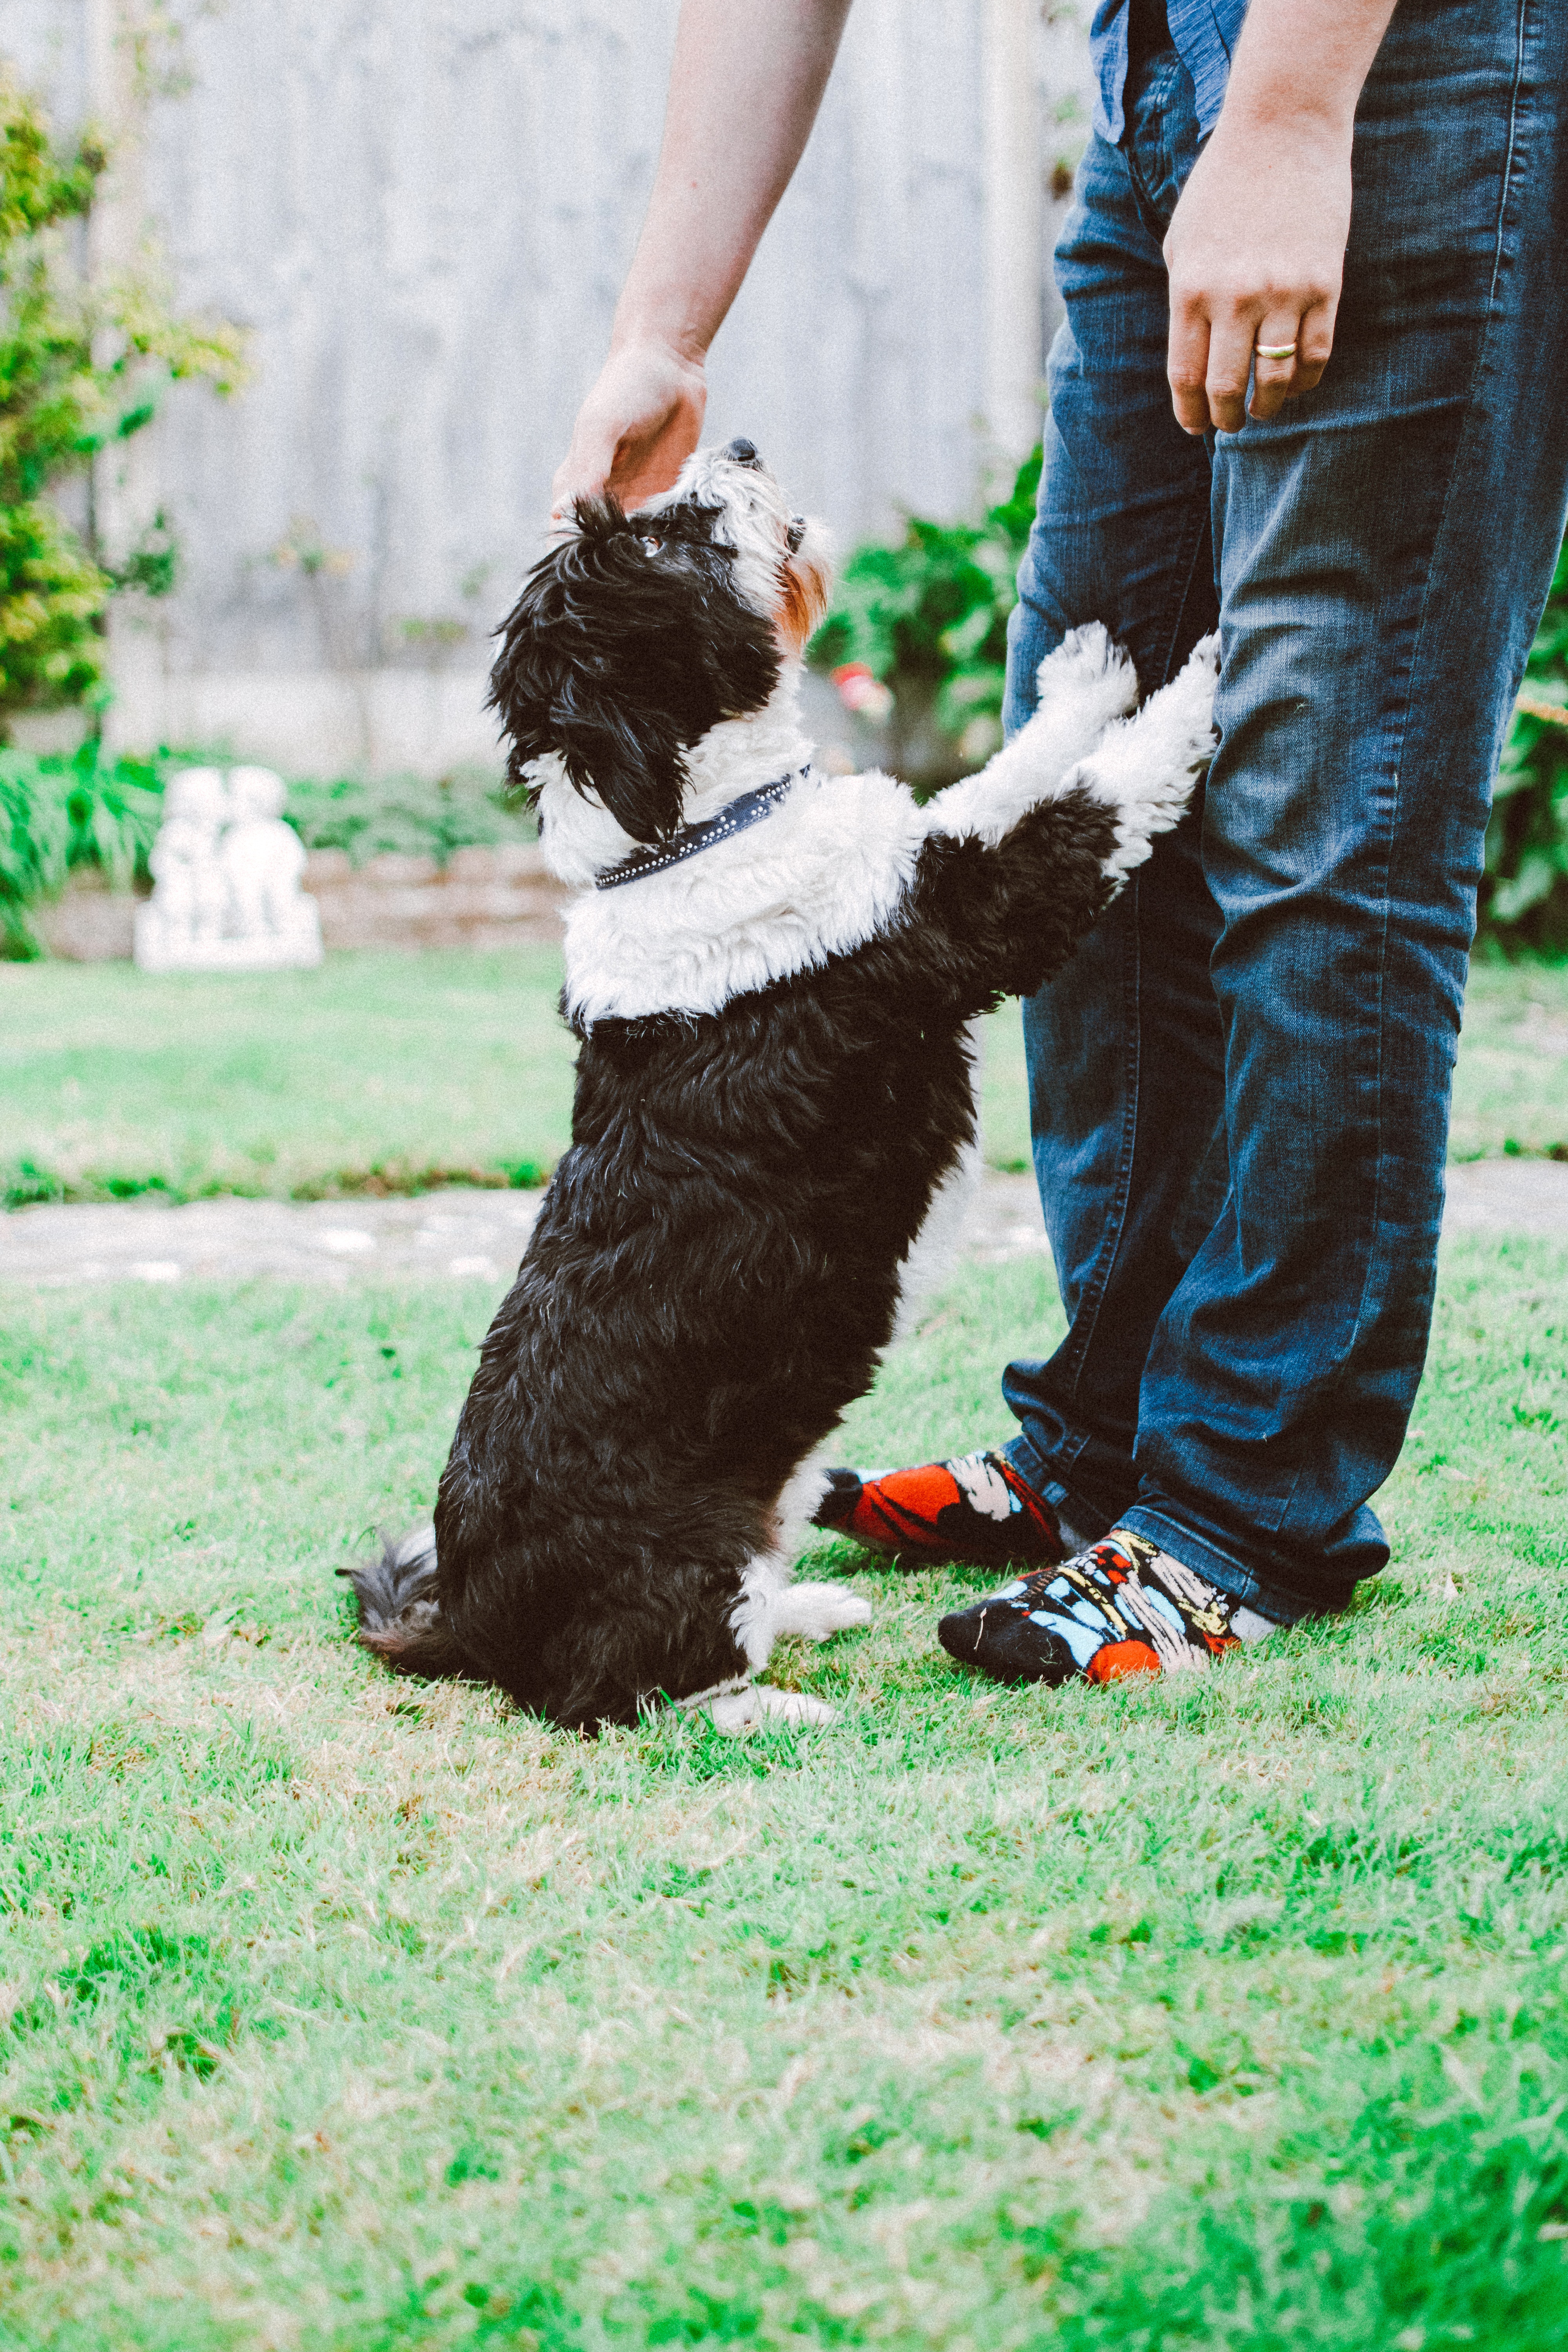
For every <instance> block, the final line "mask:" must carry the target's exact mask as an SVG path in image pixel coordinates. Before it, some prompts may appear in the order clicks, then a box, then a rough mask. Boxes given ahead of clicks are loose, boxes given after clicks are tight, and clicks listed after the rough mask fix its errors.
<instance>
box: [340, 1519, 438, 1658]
mask: <svg viewBox="0 0 1568 2352" xmlns="http://www.w3.org/2000/svg"><path fill="white" fill-rule="evenodd" d="M338 1574H339V1575H340V1576H346V1577H347V1578H348V1580H349V1582H350V1584H351V1585H352V1586H353V1595H354V1599H355V1601H357V1602H358V1604H359V1638H360V1640H361V1641H362V1642H363V1644H364V1646H365V1648H366V1649H367V1650H374V1653H375V1654H376V1656H377V1657H378V1658H381V1659H384V1661H385V1663H386V1664H387V1665H389V1666H392V1667H394V1668H395V1670H396V1671H397V1672H398V1673H399V1674H405V1675H430V1676H432V1677H435V1676H437V1675H461V1674H463V1673H464V1672H465V1671H466V1668H465V1662H464V1659H463V1654H462V1653H461V1651H460V1650H459V1649H458V1644H457V1643H456V1642H455V1641H454V1640H453V1638H452V1635H451V1633H450V1631H449V1630H448V1628H447V1622H446V1621H445V1619H444V1618H443V1617H442V1615H441V1603H440V1598H439V1595H438V1594H437V1590H436V1530H435V1528H432V1527H424V1528H414V1530H413V1531H412V1533H411V1534H408V1535H405V1536H401V1537H398V1538H396V1539H394V1538H392V1537H390V1536H388V1535H387V1534H386V1533H385V1532H384V1531H383V1534H382V1538H381V1557H380V1559H368V1560H363V1561H362V1562H361V1563H360V1565H359V1566H358V1567H356V1568H340V1569H339V1570H338Z"/></svg>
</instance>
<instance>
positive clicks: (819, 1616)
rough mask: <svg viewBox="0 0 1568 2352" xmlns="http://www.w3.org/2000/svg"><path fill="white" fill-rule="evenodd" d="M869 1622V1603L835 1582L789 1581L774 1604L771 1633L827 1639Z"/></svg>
mask: <svg viewBox="0 0 1568 2352" xmlns="http://www.w3.org/2000/svg"><path fill="white" fill-rule="evenodd" d="M870 1622H871V1604H870V1602H869V1601H862V1600H860V1599H859V1598H858V1595H857V1594H855V1593H853V1592H846V1591H844V1590H843V1588H842V1587H841V1586H840V1585H837V1584H792V1585H789V1586H788V1587H786V1589H785V1590H784V1591H783V1592H781V1593H780V1594H779V1597H778V1599H777V1601H775V1602H774V1604H773V1631H774V1633H798V1634H799V1635H800V1636H801V1638H802V1640H803V1641H806V1642H826V1640H827V1639H828V1637H829V1635H830V1634H833V1633H847V1632H848V1630H849V1628H850V1627H851V1626H852V1625H868V1624H869V1623H870Z"/></svg>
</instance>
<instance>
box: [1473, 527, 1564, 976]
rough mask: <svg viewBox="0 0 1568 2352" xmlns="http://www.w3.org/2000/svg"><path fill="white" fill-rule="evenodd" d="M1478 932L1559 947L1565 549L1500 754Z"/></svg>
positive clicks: (1509, 941)
mask: <svg viewBox="0 0 1568 2352" xmlns="http://www.w3.org/2000/svg"><path fill="white" fill-rule="evenodd" d="M1481 926H1482V929H1483V930H1484V931H1487V932H1489V933H1490V935H1491V936H1492V937H1494V938H1496V939H1498V940H1501V941H1503V942H1504V943H1505V944H1506V945H1507V946H1509V947H1510V948H1512V947H1524V948H1533V949H1536V950H1545V951H1547V952H1549V953H1556V954H1561V953H1562V952H1563V949H1564V948H1568V548H1564V550H1563V553H1562V554H1561V555H1560V556H1559V558H1558V560H1557V573H1556V577H1555V578H1554V579H1553V581H1552V593H1551V595H1550V597H1549V598H1548V599H1547V604H1546V611H1545V614H1544V615H1543V617H1542V624H1541V627H1540V630H1539V631H1538V633H1537V635H1536V639H1535V643H1534V645H1533V646H1531V654H1530V660H1529V663H1528V665H1527V667H1526V669H1525V674H1524V691H1523V692H1522V693H1521V696H1520V698H1519V702H1518V705H1517V707H1516V708H1515V710H1514V714H1513V724H1512V726H1511V727H1510V730H1509V736H1508V741H1507V743H1506V745H1505V746H1504V749H1503V755H1502V766H1501V769H1500V773H1499V776H1498V781H1497V797H1496V800H1495V802H1494V804H1493V807H1492V818H1491V823H1490V824H1489V826H1488V828H1487V867H1486V876H1485V878H1484V880H1483V882H1482V884H1481Z"/></svg>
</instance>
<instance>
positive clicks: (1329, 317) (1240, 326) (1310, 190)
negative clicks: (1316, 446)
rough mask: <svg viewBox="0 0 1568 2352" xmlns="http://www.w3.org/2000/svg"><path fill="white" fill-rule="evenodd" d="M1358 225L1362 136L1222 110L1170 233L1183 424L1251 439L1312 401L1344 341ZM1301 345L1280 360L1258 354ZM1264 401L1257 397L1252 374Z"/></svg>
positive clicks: (1173, 347)
mask: <svg viewBox="0 0 1568 2352" xmlns="http://www.w3.org/2000/svg"><path fill="white" fill-rule="evenodd" d="M1350 225H1351V126H1350V124H1349V122H1348V121H1347V122H1345V123H1343V124H1340V123H1333V124H1321V125H1301V124H1292V125H1290V126H1289V127H1280V126H1279V125H1278V124H1275V125H1268V124H1264V125H1256V124H1252V123H1242V124H1237V125H1236V126H1235V127H1232V128H1227V124H1226V118H1225V116H1224V115H1223V114H1222V115H1221V117H1220V120H1219V122H1218V123H1217V125H1216V126H1215V132H1214V136H1213V138H1212V139H1211V140H1210V141H1209V143H1208V145H1207V146H1206V147H1205V150H1204V152H1203V153H1202V154H1201V155H1200V156H1199V157H1198V160H1197V162H1196V163H1195V164H1194V166H1193V170H1192V174H1191V176H1190V178H1189V179H1188V181H1187V184H1186V186H1185V187H1184V189H1183V191H1182V195H1181V200H1180V202H1179V203H1178V205H1177V206H1176V209H1175V212H1174V214H1173V215H1172V219H1171V226H1170V228H1169V230H1168V231H1167V233H1166V236H1165V247H1164V251H1165V267H1166V268H1167V269H1168V270H1169V272H1170V280H1171V341H1170V355H1169V367H1168V372H1169V375H1170V380H1171V399H1172V403H1173V406H1174V408H1175V412H1176V421H1177V423H1178V424H1179V425H1181V426H1182V427H1183V429H1184V431H1185V432H1188V433H1202V432H1204V431H1205V429H1206V427H1207V426H1209V425H1215V427H1216V428H1217V430H1218V431H1220V432H1222V433H1239V432H1240V430H1241V428H1242V425H1243V423H1244V422H1245V420H1246V418H1247V415H1253V416H1256V417H1258V418H1266V417H1269V416H1274V415H1278V414H1279V409H1280V407H1281V406H1282V405H1283V404H1284V403H1285V402H1286V401H1287V400H1295V399H1297V398H1298V397H1299V396H1300V394H1302V393H1304V392H1310V391H1311V390H1312V389H1313V387H1314V386H1315V385H1316V383H1317V382H1318V380H1319V378H1320V377H1321V374H1322V373H1323V369H1324V367H1325V366H1326V365H1327V363H1328V359H1329V354H1330V352H1331V350H1332V348H1333V341H1334V314H1335V311H1336V310H1337V309H1338V307H1339V299H1340V281H1341V278H1342V274H1343V270H1344V258H1345V244H1346V240H1347V239H1348V237H1349V236H1350ZM1288 343H1289V344H1294V346H1295V349H1294V351H1293V352H1289V353H1287V354H1285V355H1284V356H1282V357H1279V358H1274V359H1268V358H1265V357H1263V356H1261V355H1259V354H1258V346H1268V345H1270V344H1273V345H1276V346H1283V345H1285V344H1288ZM1249 375H1250V376H1251V378H1252V398H1251V401H1250V403H1249V402H1248V400H1247V379H1248V376H1249Z"/></svg>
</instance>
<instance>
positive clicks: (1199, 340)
mask: <svg viewBox="0 0 1568 2352" xmlns="http://www.w3.org/2000/svg"><path fill="white" fill-rule="evenodd" d="M1208 364H1209V322H1208V316H1207V313H1206V312H1205V311H1204V310H1200V309H1199V307H1198V304H1197V303H1196V302H1195V301H1194V300H1193V299H1186V300H1183V299H1179V298H1178V297H1177V295H1176V293H1175V291H1174V289H1173V290H1172V295H1171V336H1170V343H1169V347H1168V350H1167V352H1166V359H1165V373H1166V375H1167V377H1168V379H1169V381H1170V386H1171V405H1172V407H1173V409H1174V410H1175V412H1176V422H1177V424H1178V425H1180V426H1181V428H1182V430H1183V432H1184V433H1205V432H1207V430H1208V421H1209V404H1208V394H1207V391H1206V389H1205V386H1206V383H1207V377H1208Z"/></svg>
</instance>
